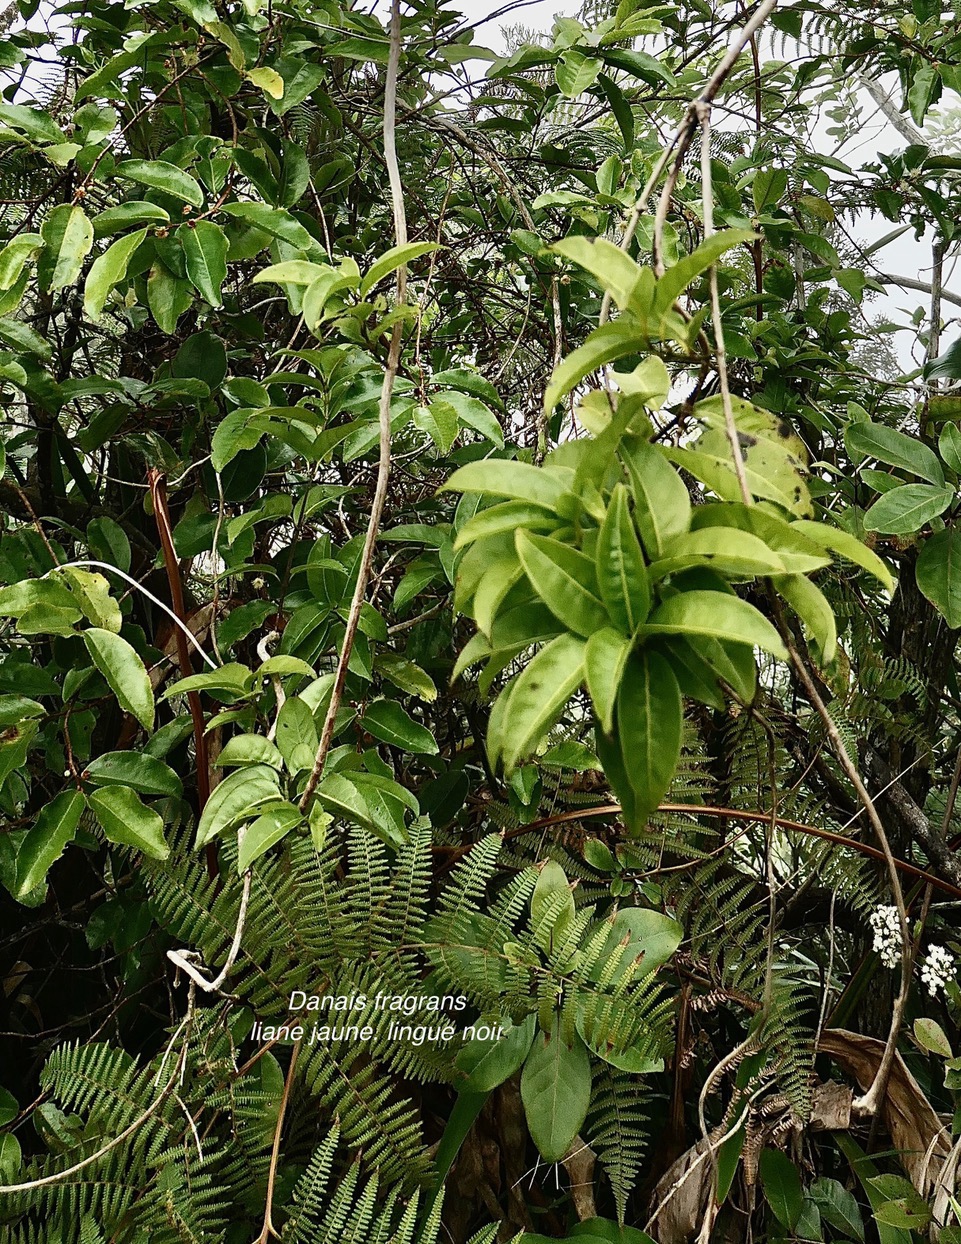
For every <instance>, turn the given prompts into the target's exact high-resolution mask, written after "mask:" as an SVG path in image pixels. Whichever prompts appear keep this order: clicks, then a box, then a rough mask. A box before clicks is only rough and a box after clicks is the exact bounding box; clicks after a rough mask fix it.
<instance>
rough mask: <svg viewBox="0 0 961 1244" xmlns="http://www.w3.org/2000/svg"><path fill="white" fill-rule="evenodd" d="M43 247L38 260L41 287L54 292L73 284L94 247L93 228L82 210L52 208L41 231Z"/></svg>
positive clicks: (79, 208) (78, 208) (62, 207)
mask: <svg viewBox="0 0 961 1244" xmlns="http://www.w3.org/2000/svg"><path fill="white" fill-rule="evenodd" d="M40 233H41V236H42V237H43V240H44V242H45V243H46V246H45V247H44V249H43V250H42V251H41V252H40V258H39V259H38V260H37V277H38V279H39V281H40V285H41V288H43V289H45V290H49V291H50V292H53V291H54V290H58V289H63V287H64V286H65V285H72V284H73V283H74V281H76V279H77V277H78V276H79V275H80V269H81V268H82V267H83V261H84V260H85V259H86V257H87V255H89V253H90V248H91V247H92V246H93V225H92V224H91V223H90V221H89V220H88V219H87V215H86V213H85V212H84V210H83V208H82V207H79V206H76V205H74V206H73V207H71V206H70V205H69V204H66V203H63V204H61V205H60V206H59V207H55V208H54V209H53V210H52V211H51V212H50V214H49V216H48V217H47V219H46V220H45V221H44V222H43V225H42V226H41V229H40Z"/></svg>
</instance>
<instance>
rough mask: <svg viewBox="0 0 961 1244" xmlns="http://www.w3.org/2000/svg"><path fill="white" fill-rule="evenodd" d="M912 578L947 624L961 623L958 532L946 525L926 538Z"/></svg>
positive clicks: (955, 627)
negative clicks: (943, 528) (945, 527)
mask: <svg viewBox="0 0 961 1244" xmlns="http://www.w3.org/2000/svg"><path fill="white" fill-rule="evenodd" d="M915 577H916V579H917V584H918V589H919V591H920V592H921V594H922V595H923V596H925V597H926V598H927V599H928V600H929V601H930V602H931V604H932V605H934V607H935V609H937V611H938V613H940V614H941V616H942V617H943V618H944V620H945V622H947V624H948V626H950V627H951V628H952V629H953V630H956V629H957V628H958V627H959V626H961V532H959V531H955V530H953V529H952V528H947V529H946V530H944V531H939V532H938V533H937V534H936V535H933V536H931V537H929V539H927V540H925V542H924V545H923V547H922V549H921V552H920V555H919V556H918V561H917V566H916V567H915Z"/></svg>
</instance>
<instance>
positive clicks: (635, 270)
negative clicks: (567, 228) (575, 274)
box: [550, 235, 641, 311]
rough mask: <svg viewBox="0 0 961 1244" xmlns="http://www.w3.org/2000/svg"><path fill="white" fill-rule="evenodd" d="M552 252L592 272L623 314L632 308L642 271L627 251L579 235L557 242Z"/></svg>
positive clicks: (600, 240) (602, 239)
mask: <svg viewBox="0 0 961 1244" xmlns="http://www.w3.org/2000/svg"><path fill="white" fill-rule="evenodd" d="M550 249H551V250H552V251H554V252H555V253H556V254H558V255H563V257H564V258H565V259H569V260H571V261H572V262H573V263H576V264H578V265H579V266H580V267H582V268H584V269H585V270H586V271H587V272H589V273H590V274H591V276H593V277H594V278H595V279H596V280H597V281H598V283H599V284H600V286H601V288H602V289H604V290H606V292H607V293H609V294H610V295H611V297H612V298H613V299H614V301H615V303H616V304H617V305H618V307H620V309H621V310H622V311H626V310H628V309H629V308H630V307H631V305H632V301H633V299H634V294H635V291H636V289H637V284H638V281H639V280H640V279H641V269H640V267H639V266H638V265H637V263H635V261H634V260H633V259H632V258H631V257H630V255H628V254H627V252H626V251H624V250H621V248H620V247H619V246H615V245H614V243H613V242H609V241H608V240H607V239H606V238H585V237H582V236H579V235H574V236H572V237H569V238H564V239H563V241H561V242H555V243H554V245H553V246H552V247H551V248H550Z"/></svg>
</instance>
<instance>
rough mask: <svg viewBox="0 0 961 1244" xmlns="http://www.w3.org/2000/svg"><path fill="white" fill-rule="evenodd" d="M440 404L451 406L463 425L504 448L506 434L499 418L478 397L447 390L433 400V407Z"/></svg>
mask: <svg viewBox="0 0 961 1244" xmlns="http://www.w3.org/2000/svg"><path fill="white" fill-rule="evenodd" d="M438 403H442V404H443V405H445V406H449V407H450V408H451V409H452V410H453V411H454V412H455V414H456V416H457V418H458V420H459V421H460V422H461V423H462V424H466V425H467V427H469V428H473V430H474V431H475V432H477V433H478V434H479V435H480V436H483V437H484V438H485V439H486V440H489V441H490V442H491V443H492V444H494V445H496V446H497V448H498V449H503V448H504V433H503V431H502V430H501V425H500V423H498V421H497V416H496V415H495V414H494V412H493V411H492V410H490V409H489V408H488V407H487V406H485V405H484V403H483V402H481V401H479V400H478V399H477V398H476V397H470V396H469V395H468V394H466V393H459V392H458V391H457V390H456V389H446V390H444V392H443V393H441V394H439V395H438V396H437V397H435V398H433V399H432V400H431V406H436V405H437V404H438Z"/></svg>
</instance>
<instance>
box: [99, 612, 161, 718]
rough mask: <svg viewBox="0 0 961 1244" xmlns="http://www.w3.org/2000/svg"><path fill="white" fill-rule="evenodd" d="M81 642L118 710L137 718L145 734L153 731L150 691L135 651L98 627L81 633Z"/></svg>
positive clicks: (141, 663) (145, 674) (141, 664)
mask: <svg viewBox="0 0 961 1244" xmlns="http://www.w3.org/2000/svg"><path fill="white" fill-rule="evenodd" d="M83 642H84V643H85V644H86V645H87V651H88V652H89V653H90V656H91V657H92V659H93V663H94V665H96V667H97V669H98V670H99V671H100V673H101V674H103V676H104V678H105V679H106V680H107V685H108V686H109V687H110V690H111V691H112V692H113V693H114V695H115V696H116V697H117V699H118V701H119V702H120V705H121V707H122V708H123V709H125V710H126V711H127V712H128V713H131V714H132V715H133V716H134V717H136V719H137V720H138V721H139V722H140V724H141V725H142V726H143V728H144V729H145V730H152V729H153V722H154V698H153V688H152V687H151V685H150V676H149V675H148V673H147V670H146V668H145V667H144V663H143V661H141V659H140V657H139V656H138V655H137V653H136V652H135V651H134V649H133V648H131V646H130V644H128V643H127V641H126V640H125V639H122V638H121V637H120V636H119V635H115V634H114V633H113V632H112V631H105V630H101V629H100V628H99V627H90V628H89V629H88V630H86V631H84V632H83Z"/></svg>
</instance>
